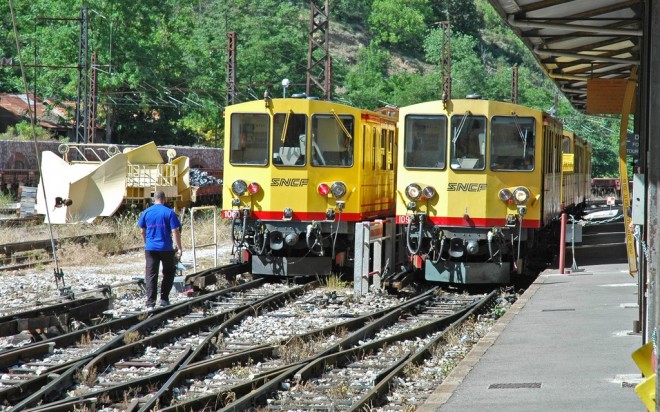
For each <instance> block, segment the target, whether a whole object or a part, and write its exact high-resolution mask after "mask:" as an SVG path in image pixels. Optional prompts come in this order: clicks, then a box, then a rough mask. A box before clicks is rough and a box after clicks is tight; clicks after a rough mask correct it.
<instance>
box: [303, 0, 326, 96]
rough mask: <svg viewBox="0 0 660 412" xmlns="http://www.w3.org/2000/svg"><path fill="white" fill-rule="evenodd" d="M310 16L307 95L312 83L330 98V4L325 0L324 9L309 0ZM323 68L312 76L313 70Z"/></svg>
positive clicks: (309, 92)
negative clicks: (318, 74) (319, 72)
mask: <svg viewBox="0 0 660 412" xmlns="http://www.w3.org/2000/svg"><path fill="white" fill-rule="evenodd" d="M310 5H311V18H310V22H309V49H308V54H307V88H306V93H307V95H308V96H310V95H311V92H312V83H313V84H314V85H316V87H318V88H319V89H321V92H322V95H323V98H324V99H325V100H330V99H332V59H331V58H330V52H329V48H330V42H329V40H328V36H329V30H330V17H329V16H330V5H329V0H325V9H324V10H321V9H320V8H319V7H318V6H317V5H316V4H315V3H314V0H312V1H311V2H310ZM318 68H323V72H322V75H321V76H314V71H315V70H317V71H318Z"/></svg>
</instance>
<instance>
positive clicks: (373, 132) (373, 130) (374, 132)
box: [371, 127, 378, 170]
mask: <svg viewBox="0 0 660 412" xmlns="http://www.w3.org/2000/svg"><path fill="white" fill-rule="evenodd" d="M377 147H378V131H377V130H376V128H375V127H372V128H371V170H376V148H377Z"/></svg>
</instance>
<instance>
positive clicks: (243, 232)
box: [231, 213, 247, 248]
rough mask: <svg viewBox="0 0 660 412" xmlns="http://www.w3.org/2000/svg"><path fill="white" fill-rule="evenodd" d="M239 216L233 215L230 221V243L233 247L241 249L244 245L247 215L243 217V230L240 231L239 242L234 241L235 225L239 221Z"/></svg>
mask: <svg viewBox="0 0 660 412" xmlns="http://www.w3.org/2000/svg"><path fill="white" fill-rule="evenodd" d="M239 216H240V214H239V213H237V214H234V217H233V218H232V220H231V241H232V243H233V244H234V247H237V248H238V247H241V246H243V245H244V244H245V230H246V227H247V214H245V216H243V228H242V230H241V240H240V241H237V240H236V223H237V221H238V219H239Z"/></svg>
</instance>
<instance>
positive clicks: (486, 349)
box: [417, 264, 646, 412]
mask: <svg viewBox="0 0 660 412" xmlns="http://www.w3.org/2000/svg"><path fill="white" fill-rule="evenodd" d="M569 267H570V266H569ZM580 269H581V270H582V271H575V272H574V273H571V274H568V275H567V274H559V272H558V271H557V270H546V271H545V272H543V273H541V274H540V275H539V277H538V278H537V279H536V281H535V282H534V283H533V284H532V285H531V286H530V287H529V288H528V289H527V290H526V291H525V293H523V295H522V296H521V297H520V298H519V299H518V301H516V302H515V303H514V304H513V305H512V306H511V308H510V309H509V310H508V311H507V313H506V314H505V315H504V316H502V318H500V319H499V320H498V321H497V323H496V324H495V325H494V326H493V329H492V330H491V331H490V332H489V333H488V334H487V335H486V336H485V337H484V338H482V339H481V341H480V342H479V343H478V344H477V345H475V346H474V347H473V349H472V350H471V351H470V353H469V354H468V355H467V356H466V358H465V359H464V360H463V361H461V362H460V363H459V365H458V366H457V367H456V368H455V369H454V370H453V371H452V373H451V374H450V375H449V376H448V377H447V378H446V379H445V381H444V382H443V383H442V384H441V385H440V386H439V387H438V388H437V389H436V390H435V391H434V393H433V394H432V395H431V396H430V397H429V398H428V400H427V401H426V403H424V404H423V405H421V406H420V407H419V408H417V411H418V412H431V411H486V410H487V411H507V412H511V411H526V412H528V411H535V412H539V411H553V412H555V411H582V412H584V411H645V410H646V408H645V407H644V404H643V403H642V401H641V400H640V399H639V398H638V397H637V394H636V393H635V385H636V384H638V383H640V382H641V381H642V376H641V373H640V371H639V369H638V368H637V366H636V365H635V363H634V361H633V360H632V358H631V354H632V353H633V352H634V351H635V350H636V349H638V348H639V347H640V346H641V345H642V336H641V335H640V334H635V333H633V331H632V329H633V322H634V321H635V320H637V319H638V318H639V313H638V312H639V307H638V304H637V295H638V287H637V282H636V278H632V277H631V276H630V275H629V274H628V265H627V264H607V265H593V266H586V267H582V268H580Z"/></svg>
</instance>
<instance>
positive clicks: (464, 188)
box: [447, 183, 486, 192]
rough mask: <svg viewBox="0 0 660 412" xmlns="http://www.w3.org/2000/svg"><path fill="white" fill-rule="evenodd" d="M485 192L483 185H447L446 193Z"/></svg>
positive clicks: (484, 185)
mask: <svg viewBox="0 0 660 412" xmlns="http://www.w3.org/2000/svg"><path fill="white" fill-rule="evenodd" d="M483 190H486V184H485V183H449V185H448V186H447V191H448V192H481V191H483Z"/></svg>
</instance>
